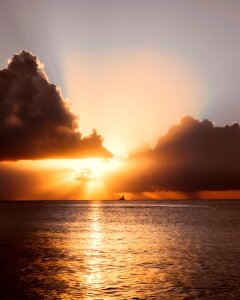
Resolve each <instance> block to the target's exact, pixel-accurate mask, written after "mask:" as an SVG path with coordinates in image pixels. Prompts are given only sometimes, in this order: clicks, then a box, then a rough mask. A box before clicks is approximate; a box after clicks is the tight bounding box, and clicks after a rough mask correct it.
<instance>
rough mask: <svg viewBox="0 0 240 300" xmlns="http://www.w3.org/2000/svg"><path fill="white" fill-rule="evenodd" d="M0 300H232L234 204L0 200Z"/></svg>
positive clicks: (237, 232) (237, 295) (239, 249)
mask: <svg viewBox="0 0 240 300" xmlns="http://www.w3.org/2000/svg"><path fill="white" fill-rule="evenodd" d="M0 261H1V264H0V299H3V300H8V299H26V300H27V299H47V300H48V299H104V300H105V299H166V300H167V299H240V201H238V200H235V201H230V200H221V201H220V200H219V201H218V200H211V201H208V200H202V201H196V200H188V201H180V200H178V201H172V200H170V201H162V200H161V201H19V202H15V201H14V202H0Z"/></svg>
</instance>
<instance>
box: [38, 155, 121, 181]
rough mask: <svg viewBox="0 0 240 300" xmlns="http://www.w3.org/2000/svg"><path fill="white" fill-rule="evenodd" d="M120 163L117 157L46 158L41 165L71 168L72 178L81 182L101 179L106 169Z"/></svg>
mask: <svg viewBox="0 0 240 300" xmlns="http://www.w3.org/2000/svg"><path fill="white" fill-rule="evenodd" d="M120 165H121V159H118V158H110V159H106V158H87V159H46V160H42V161H41V166H42V167H46V168H53V169H72V171H73V172H72V179H73V180H79V181H81V182H90V181H97V180H101V178H102V176H103V175H104V174H105V173H107V172H108V171H111V170H114V169H117V168H118V167H119V166H120Z"/></svg>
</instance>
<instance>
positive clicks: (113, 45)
mask: <svg viewBox="0 0 240 300" xmlns="http://www.w3.org/2000/svg"><path fill="white" fill-rule="evenodd" d="M239 28H240V3H239V1H238V0H227V1H224V0H212V1H207V0H201V1H200V0H199V1H190V0H181V1H179V0H168V1H161V0H156V1H154V0H148V1H146V0H145V1H143V0H138V1H137V0H128V1H125V0H122V1H115V0H111V1H110V0H100V1H99V0H98V1H97V0H88V1H77V0H75V1H74V0H69V1H63V0H51V1H46V0H41V1H36V0H21V1H16V0H14V1H13V0H1V1H0V41H1V49H0V68H1V69H3V68H5V67H6V65H7V61H8V60H9V59H10V58H11V57H12V56H13V55H14V54H15V53H20V51H21V50H22V49H26V50H27V51H30V52H31V53H33V54H34V55H36V56H37V57H38V59H39V61H40V62H41V63H43V64H44V67H41V68H40V69H41V70H44V71H43V72H44V76H45V77H46V78H47V80H48V82H49V84H50V83H53V84H56V85H57V86H59V87H60V89H61V92H60V96H56V95H55V96H56V99H64V101H65V100H66V101H68V102H70V103H71V113H70V112H68V108H66V111H65V110H63V112H62V117H63V118H64V116H68V120H71V121H69V122H70V123H71V124H70V123H58V124H57V129H56V128H55V127H53V131H52V132H53V134H55V133H54V132H56V131H57V132H58V137H59V136H60V138H59V139H58V141H59V144H58V147H57V146H56V147H57V149H58V150H56V149H55V148H54V149H55V150H56V151H55V150H53V147H52V146H50V144H49V143H48V144H47V147H48V148H45V149H48V151H45V153H43V152H44V151H35V152H34V151H32V150H29V152H28V151H26V149H25V148H24V147H25V146H23V147H22V148H23V149H22V150H21V151H22V154H21V155H19V152H18V150H19V148H16V147H15V150H14V151H15V152H14V151H13V152H11V151H10V152H11V153H12V154H11V155H12V156H11V157H10V158H9V157H7V156H8V154H6V153H8V151H9V149H10V148H9V147H11V145H12V144H11V142H9V141H8V142H7V143H8V144H7V143H6V137H5V140H4V139H2V142H1V143H3V141H5V142H4V144H5V146H6V147H5V152H4V151H3V150H2V155H3V158H2V159H1V160H4V159H5V160H6V159H13V158H14V159H17V160H22V159H31V160H32V159H35V160H36V159H43V158H44V159H45V158H64V159H65V158H69V157H71V158H72V157H74V158H79V157H81V156H84V155H83V152H81V151H82V150H80V152H81V153H82V154H81V155H80V154H79V155H76V151H78V150H77V149H79V148H78V147H80V148H81V147H85V146H84V145H85V144H86V143H87V144H86V145H89V141H90V142H91V143H92V145H93V148H94V147H95V145H96V144H98V151H95V150H91V151H92V152H91V153H92V154H91V155H90V156H91V157H92V155H93V153H94V155H95V154H96V153H98V154H99V153H101V155H103V156H104V157H106V156H108V157H110V156H111V155H112V156H113V157H117V158H118V159H120V158H123V157H125V158H126V157H127V156H128V154H129V152H131V151H134V150H133V149H136V148H137V147H141V145H143V144H144V143H147V144H149V145H150V147H151V148H152V149H155V151H156V144H157V143H158V141H159V138H160V137H161V136H163V135H166V134H167V132H168V130H169V128H171V127H172V126H173V125H174V124H177V123H178V122H179V120H181V119H182V118H183V117H184V116H186V115H190V116H192V117H193V118H194V120H200V121H199V122H201V121H202V120H204V119H208V120H210V121H211V122H214V124H215V126H218V127H219V128H222V127H221V126H224V125H226V124H229V125H231V124H232V123H234V122H239V116H240V112H239V103H238V102H239V99H238V95H239V89H240V76H239V67H240V61H239V59H238V56H239V53H240V36H239ZM40 62H39V66H40ZM41 72H42V71H41ZM34 76H35V75H34ZM40 77H41V76H40ZM40 77H37V78H38V80H39V82H40V81H41V80H42V79H41V78H40ZM45 77H44V78H45ZM35 79H36V78H35ZM42 84H43V85H44V86H46V94H48V93H49V91H48V89H50V87H48V85H47V83H42ZM38 88H39V90H41V88H40V84H39V85H38V86H37V89H38ZM12 90H13V87H11V91H12ZM57 90H59V88H57ZM39 93H40V92H39ZM16 95H18V94H17V92H16ZM11 97H12V96H11ZM34 97H35V96H34ZM59 97H60V98H59ZM40 98H41V97H39V99H40ZM53 98H54V97H53ZM54 99H55V98H54ZM11 101H12V100H11ZM22 103H24V102H22ZM64 105H65V104H64ZM42 113H43V115H44V116H46V113H44V109H43V110H42ZM69 114H70V115H69ZM71 114H72V115H71ZM9 120H11V122H13V118H12V117H11V118H10V119H8V122H10V121H9ZM41 120H42V119H41ZM33 121H34V120H33ZM14 122H16V119H14ZM44 122H45V121H44ZM76 123H77V125H76ZM29 124H30V123H29ZM32 124H33V123H31V125H32ZM34 124H35V123H34ZM44 124H45V125H44V126H48V125H46V124H48V123H44ZM63 125H64V126H65V125H66V127H64V128H63V129H64V137H62V135H60V134H59V126H63ZM180 125H181V124H180ZM29 128H30V127H29ZM44 128H45V127H44ZM76 128H78V130H79V131H80V134H79V135H78V133H76V132H75V131H76ZM33 129H34V128H33ZM93 129H96V130H97V132H95V131H93V133H92V130H93ZM66 130H67V131H68V133H69V135H66ZM32 132H33V133H32V135H31V134H28V135H26V140H27V141H32V138H33V136H34V130H33V131H32ZM38 132H39V131H38ZM12 134H13V136H14V137H15V136H17V135H16V132H15V131H14V132H13V133H12ZM41 134H43V133H42V132H41ZM61 134H63V131H61ZM40 136H41V137H42V135H40V133H39V137H40ZM69 136H70V138H71V139H72V140H74V142H71V143H68V148H69V149H70V148H71V149H72V147H73V148H74V149H75V150H74V151H75V154H73V152H74V151H72V150H69V149H65V148H64V151H63V150H61V151H60V150H59V149H60V148H61V149H63V146H61V143H60V140H61V141H62V143H64V141H65V139H66V138H69ZM84 137H85V138H84ZM237 137H238V136H237ZM237 137H236V138H237ZM76 139H79V141H78V142H76ZM86 139H87V142H86ZM13 140H14V138H13V137H12V138H11V141H13ZM45 140H46V135H45ZM45 140H44V141H45ZM103 140H104V141H103ZM34 141H35V142H34V143H35V144H37V145H38V143H39V140H38V135H37V137H36V139H35V140H34ZM84 143H85V144H84ZM18 144H19V142H18ZM20 144H21V143H20ZM28 144H31V142H28ZM73 144H74V145H73ZM223 144H224V141H223ZM43 145H45V144H43ZM51 147H52V148H51ZM93 148H92V149H93ZM32 149H33V148H32ZM49 149H50V150H49ZM81 149H82V148H81ZM86 149H88V151H89V149H90V148H88V146H86ZM94 149H95V148H94ZM49 151H50V152H51V153H52V154H51V155H49ZM146 151H147V150H146ZM40 152H41V153H40ZM63 152H64V155H63ZM70 152H71V153H70ZM4 153H5V154H4ZM103 153H104V154H103ZM110 153H111V154H110ZM4 155H5V158H4ZM146 155H147V154H146ZM149 155H150V154H149V153H148V155H147V156H148V157H149ZM223 155H226V153H224V154H223ZM62 156H64V157H62ZM78 156H79V157H78ZM85 156H86V155H85ZM91 159H92V158H90V160H91ZM129 160H130V158H128V160H127V161H128V162H129ZM125 163H126V162H125ZM4 164H6V162H4ZM11 164H12V163H11ZM17 164H18V162H16V163H15V166H16V165H17ZM69 164H70V165H71V163H69ZM78 164H80V165H81V167H79V168H77V170H76V172H80V173H81V174H82V172H83V173H84V172H85V173H88V172H89V170H90V171H91V172H92V169H94V167H93V166H94V163H93V162H92V160H91V162H90V165H91V167H86V166H84V167H82V164H83V163H82V162H81V163H80V162H78ZM117 164H118V162H116V161H115V162H114V163H113V165H114V166H115V165H117ZM20 165H21V170H22V162H20ZM60 165H61V168H62V167H63V168H65V161H63V162H62V163H61V164H60ZM97 165H98V163H97ZM18 167H19V166H18ZM0 168H6V166H3V165H2V166H1V164H0ZM9 168H10V167H9ZM11 168H13V166H12V165H11ZM104 168H105V167H103V166H101V167H100V166H98V170H99V169H101V170H103V169H104ZM78 169H79V170H80V171H79V170H78ZM107 169H109V168H108V167H107ZM174 170H175V169H174ZM5 171H6V170H5ZM154 171H155V170H154ZM6 172H7V173H8V172H9V170H8V171H6ZM24 172H25V171H24ZM94 172H95V171H94ZM98 172H99V171H98ZM98 172H97V173H98ZM150 172H153V170H151V171H150ZM173 172H174V171H173ZM85 173H84V174H85ZM4 176H5V175H4ZM9 176H10V175H9ZM10 177H11V176H10ZM63 177H64V176H63ZM76 177H77V178H78V179H79V178H82V175H80V177H79V176H78V175H77V176H76ZM85 177H87V176H85ZM90 177H91V176H90ZM4 178H6V176H5V177H4ZM76 181H78V180H76ZM88 181H91V180H88ZM84 184H85V185H86V181H85V183H84ZM88 184H89V182H88ZM95 184H96V182H95ZM74 185H77V184H76V182H74ZM133 185H134V184H133ZM150 185H151V186H153V184H150ZM124 188H126V187H124ZM124 188H123V190H121V189H119V188H117V189H116V190H118V191H119V193H120V192H121V193H122V192H128V191H124ZM215 188H216V189H219V187H215ZM181 189H183V190H184V188H183V186H181ZM234 189H236V186H235V187H234ZM76 190H78V186H76ZM211 190H213V188H211ZM150 191H152V187H151V188H150ZM130 192H131V191H130ZM140 192H142V191H140ZM144 192H149V191H148V190H144ZM168 192H171V193H175V189H174V190H172V188H170V190H169V187H168ZM184 192H186V191H184ZM187 192H192V191H187ZM194 192H195V191H194ZM6 193H7V192H6ZM46 193H47V192H46ZM4 195H5V197H6V195H7V194H4ZM31 195H33V194H31V193H30V194H29V196H26V194H25V195H24V194H23V195H22V196H21V197H23V198H24V197H30V198H31V197H36V196H35V194H34V196H31ZM41 195H42V194H41ZM46 195H48V194H46ZM66 195H67V196H68V192H65V194H64V195H63V196H61V197H66ZM106 195H108V194H106ZM145 196H146V195H144V197H145ZM13 197H17V195H14V196H13ZM39 197H40V196H39ZM42 197H43V196H42ZM46 197H48V196H46ZM53 197H54V196H53ZM57 197H60V196H59V195H57ZM71 197H72V196H70V198H71ZM73 197H80V196H76V194H75V193H74V196H73ZM88 197H89V196H88ZM101 197H102V196H101ZM106 197H112V195H110V194H109V195H108V196H106ZM138 197H140V196H139V195H138ZM157 197H158V196H157ZM173 197H175V194H174V195H173Z"/></svg>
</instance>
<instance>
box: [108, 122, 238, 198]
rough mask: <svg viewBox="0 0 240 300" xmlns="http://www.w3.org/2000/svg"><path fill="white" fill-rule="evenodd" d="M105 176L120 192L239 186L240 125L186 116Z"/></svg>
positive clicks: (190, 189)
mask: <svg viewBox="0 0 240 300" xmlns="http://www.w3.org/2000/svg"><path fill="white" fill-rule="evenodd" d="M114 175H115V178H114ZM107 180H108V181H109V182H110V183H111V185H112V189H113V190H115V191H118V192H148V191H162V190H165V191H182V192H186V193H188V192H189V193H191V192H197V191H203V190H204V191H222V190H240V126H239V124H237V123H234V124H232V125H230V126H228V125H227V126H224V127H215V126H214V124H213V123H212V122H210V121H208V120H203V121H199V120H196V119H194V118H192V117H184V118H183V119H182V120H181V121H180V122H179V124H178V125H175V126H173V127H171V128H170V130H169V131H168V133H167V134H166V135H165V136H163V137H161V138H160V139H159V140H158V142H157V144H156V146H155V148H154V149H150V148H145V149H144V150H142V151H139V152H136V153H133V154H131V155H130V156H129V158H128V160H127V161H126V164H125V166H124V167H123V168H122V170H121V171H120V172H118V173H116V174H111V176H110V177H109V178H107Z"/></svg>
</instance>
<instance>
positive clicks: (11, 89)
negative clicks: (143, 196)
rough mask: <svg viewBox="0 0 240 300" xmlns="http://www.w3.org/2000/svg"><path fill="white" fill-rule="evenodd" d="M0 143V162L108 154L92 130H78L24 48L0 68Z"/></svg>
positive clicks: (72, 116)
mask: <svg viewBox="0 0 240 300" xmlns="http://www.w3.org/2000/svg"><path fill="white" fill-rule="evenodd" d="M0 143H1V147H0V161H1V160H18V159H40V158H47V157H48V158H51V157H52V158H56V157H87V156H103V157H109V156H111V154H110V153H109V152H108V151H107V150H106V149H105V148H104V147H103V139H102V137H101V136H100V135H98V134H97V132H96V131H95V130H94V131H93V133H92V134H91V135H90V136H88V137H84V138H83V137H82V135H81V133H79V132H78V126H77V117H76V116H75V115H74V114H73V113H72V112H71V111H70V109H69V106H68V104H67V102H66V101H65V100H64V99H63V97H62V95H61V92H60V90H59V88H58V87H57V86H56V85H54V84H51V83H50V82H49V80H48V78H47V76H46V74H45V73H44V71H43V66H42V65H41V64H40V62H39V60H38V58H37V57H36V56H34V55H32V54H31V53H29V52H27V51H22V52H21V53H19V54H16V55H14V56H13V57H12V58H11V59H10V60H9V62H8V65H7V67H6V69H3V70H0Z"/></svg>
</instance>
